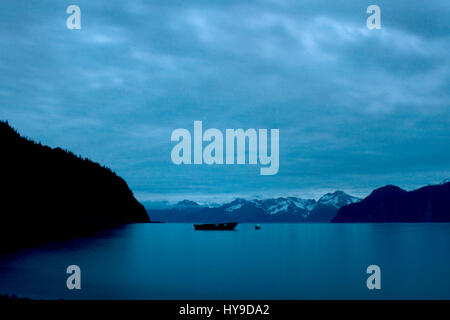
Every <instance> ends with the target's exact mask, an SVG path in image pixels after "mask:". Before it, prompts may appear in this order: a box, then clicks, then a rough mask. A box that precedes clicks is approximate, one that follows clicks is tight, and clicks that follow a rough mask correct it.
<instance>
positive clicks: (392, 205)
mask: <svg viewBox="0 0 450 320" xmlns="http://www.w3.org/2000/svg"><path fill="white" fill-rule="evenodd" d="M332 222H450V182H444V183H442V184H440V185H431V186H426V187H422V188H420V189H417V190H414V191H409V192H408V191H405V190H403V189H401V188H399V187H396V186H393V185H388V186H385V187H382V188H379V189H376V190H374V191H373V192H372V193H371V194H370V195H369V196H368V197H366V198H365V199H364V200H362V201H360V202H358V203H354V204H350V205H347V206H344V207H342V208H341V209H340V210H339V212H338V213H337V215H336V217H335V218H334V219H333V220H332Z"/></svg>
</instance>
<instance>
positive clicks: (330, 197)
mask: <svg viewBox="0 0 450 320" xmlns="http://www.w3.org/2000/svg"><path fill="white" fill-rule="evenodd" d="M360 200H361V199H359V198H356V197H353V196H351V195H348V194H346V193H345V192H343V191H336V192H334V193H327V194H325V195H323V196H322V197H321V198H320V199H319V201H318V202H317V203H319V204H322V205H328V206H332V207H335V208H338V209H339V208H341V207H343V206H345V205H348V204H351V203H355V202H358V201H360Z"/></svg>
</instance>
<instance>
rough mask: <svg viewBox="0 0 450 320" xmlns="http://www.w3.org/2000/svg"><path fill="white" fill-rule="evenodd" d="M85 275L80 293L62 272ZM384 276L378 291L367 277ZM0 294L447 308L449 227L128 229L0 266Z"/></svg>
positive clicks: (8, 259)
mask: <svg viewBox="0 0 450 320" xmlns="http://www.w3.org/2000/svg"><path fill="white" fill-rule="evenodd" d="M72 264H76V265H79V266H80V267H81V276H82V282H81V286H82V289H81V290H72V291H70V290H68V289H67V288H66V279H67V274H66V268H67V266H68V265H72ZM371 264H376V265H379V266H380V267H381V286H382V289H381V290H378V291H377V290H371V291H369V290H368V289H367V287H366V279H367V276H368V275H367V274H366V268H367V266H369V265H371ZM0 293H3V294H4V293H7V294H16V295H18V296H22V297H31V298H44V299H48V298H50V299H58V298H64V299H450V224H263V225H262V229H261V230H257V231H256V230H254V225H251V224H240V225H238V227H237V230H236V231H231V232H227V231H194V230H193V226H192V225H191V224H133V225H128V226H125V227H123V228H119V229H117V230H113V231H110V232H103V233H101V234H99V235H97V236H96V237H92V238H88V239H83V240H72V241H67V242H63V243H59V244H51V245H45V246H40V247H36V248H33V249H27V250H23V251H21V252H18V253H16V254H14V255H9V256H4V257H2V258H0Z"/></svg>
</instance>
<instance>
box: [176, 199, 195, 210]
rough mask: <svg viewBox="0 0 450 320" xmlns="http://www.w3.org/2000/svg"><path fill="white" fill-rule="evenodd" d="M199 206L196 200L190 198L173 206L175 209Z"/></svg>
mask: <svg viewBox="0 0 450 320" xmlns="http://www.w3.org/2000/svg"><path fill="white" fill-rule="evenodd" d="M199 207H201V206H200V205H199V204H198V203H197V202H195V201H191V200H182V201H180V202H178V203H177V204H176V205H175V206H174V208H176V209H187V208H199Z"/></svg>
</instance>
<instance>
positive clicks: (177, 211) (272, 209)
mask: <svg viewBox="0 0 450 320" xmlns="http://www.w3.org/2000/svg"><path fill="white" fill-rule="evenodd" d="M357 201H359V199H358V198H355V197H353V196H350V195H348V194H346V193H345V192H343V191H336V192H334V193H327V194H325V195H324V196H322V197H321V198H320V199H319V200H318V201H316V200H314V199H302V198H297V197H280V198H269V199H255V200H246V199H242V198H237V199H235V200H233V201H231V202H229V203H225V204H223V205H221V206H218V207H212V206H209V207H208V206H205V207H204V206H201V205H199V204H198V203H196V202H194V201H190V200H183V201H180V202H178V203H177V204H175V205H174V206H173V207H172V208H170V209H164V210H150V211H149V214H150V216H151V217H153V219H156V220H163V221H173V222H175V221H179V222H181V221H183V222H193V221H215V220H217V221H228V220H233V221H238V222H312V221H313V222H329V221H331V220H332V219H333V218H334V217H335V215H336V213H337V211H338V210H339V208H341V207H343V206H345V205H347V204H350V203H354V202H357Z"/></svg>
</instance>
